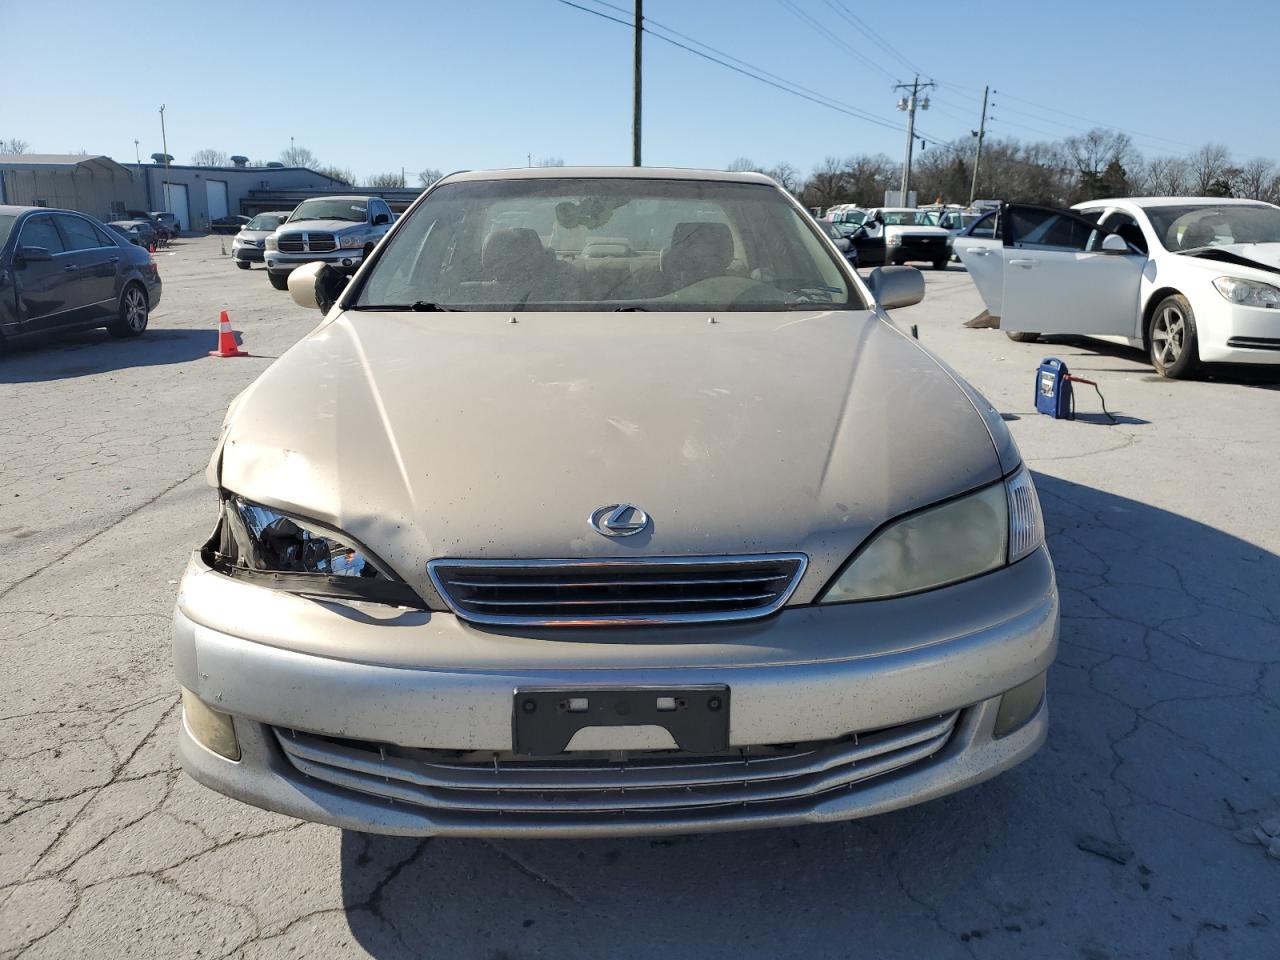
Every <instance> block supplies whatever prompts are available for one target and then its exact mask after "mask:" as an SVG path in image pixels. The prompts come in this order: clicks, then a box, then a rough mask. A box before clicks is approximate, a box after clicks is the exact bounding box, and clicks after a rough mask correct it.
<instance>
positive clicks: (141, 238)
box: [107, 220, 160, 249]
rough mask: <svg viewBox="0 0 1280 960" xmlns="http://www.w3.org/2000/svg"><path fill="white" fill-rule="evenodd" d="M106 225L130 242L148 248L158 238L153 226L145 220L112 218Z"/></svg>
mask: <svg viewBox="0 0 1280 960" xmlns="http://www.w3.org/2000/svg"><path fill="white" fill-rule="evenodd" d="M107 226H108V227H110V228H111V229H112V230H113V231H114V232H116V233H118V234H120V236H122V237H124V238H125V239H126V240H128V241H129V242H130V243H134V244H137V245H138V246H140V247H147V248H148V249H150V247H151V244H153V243H157V242H158V241H159V239H160V238H159V236H158V235H157V234H156V231H155V228H153V227H152V226H151V224H150V223H148V222H147V221H146V220H112V221H111V222H110V223H108V224H107Z"/></svg>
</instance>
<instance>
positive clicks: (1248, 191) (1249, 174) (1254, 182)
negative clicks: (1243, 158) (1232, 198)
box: [1234, 157, 1276, 200]
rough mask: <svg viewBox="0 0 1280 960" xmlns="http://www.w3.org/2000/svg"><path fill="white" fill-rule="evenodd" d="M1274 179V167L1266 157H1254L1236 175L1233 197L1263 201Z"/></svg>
mask: <svg viewBox="0 0 1280 960" xmlns="http://www.w3.org/2000/svg"><path fill="white" fill-rule="evenodd" d="M1275 179H1276V165H1275V164H1274V163H1273V162H1272V161H1270V160H1268V159H1267V158H1266V157H1254V158H1253V159H1252V160H1250V161H1249V162H1248V163H1246V164H1245V165H1244V166H1243V167H1241V168H1240V171H1239V173H1238V174H1237V175H1236V189H1235V191H1234V192H1235V195H1236V196H1237V197H1245V198H1247V199H1249V200H1265V199H1266V198H1267V195H1268V192H1269V190H1270V188H1271V186H1272V184H1273V183H1274V182H1275Z"/></svg>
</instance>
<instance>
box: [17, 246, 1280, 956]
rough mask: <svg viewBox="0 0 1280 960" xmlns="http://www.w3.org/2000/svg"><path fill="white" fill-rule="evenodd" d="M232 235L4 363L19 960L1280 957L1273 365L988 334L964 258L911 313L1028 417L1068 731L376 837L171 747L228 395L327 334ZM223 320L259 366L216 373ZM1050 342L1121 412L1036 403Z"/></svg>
mask: <svg viewBox="0 0 1280 960" xmlns="http://www.w3.org/2000/svg"><path fill="white" fill-rule="evenodd" d="M220 242H225V241H220V239H219V238H217V237H212V238H205V239H188V240H183V241H180V242H179V244H178V245H176V246H175V247H174V249H173V250H172V251H171V252H170V253H163V252H162V253H161V254H160V255H158V257H157V259H158V260H159V261H160V264H161V271H162V276H163V278H164V283H165V294H164V302H163V303H162V304H161V306H160V307H159V309H158V310H157V311H156V312H155V314H154V315H153V317H152V319H151V330H150V332H149V333H148V334H147V335H146V337H144V338H143V339H142V340H140V341H127V342H121V341H115V340H111V339H110V338H109V337H107V335H106V334H105V333H104V332H101V331H99V332H94V333H87V334H81V335H76V336H71V337H65V338H62V339H60V340H56V341H52V342H49V343H46V344H43V345H38V346H35V347H31V348H27V349H23V350H21V351H18V352H15V353H14V354H12V355H11V356H9V357H8V358H6V359H5V360H4V361H3V362H0V555H2V556H3V559H4V562H3V564H2V565H0V639H2V640H3V651H4V659H3V670H2V671H0V735H2V736H0V758H2V759H0V823H2V826H0V957H3V958H17V957H23V958H26V960H36V958H58V960H69V958H76V957H86V958H89V957H92V958H120V957H166V958H186V957H202V958H213V957H245V958H261V957H286V956H287V957H317V958H318V957H365V956H371V957H378V958H402V957H441V958H446V957H447V958H471V957H475V958H487V960H499V958H510V960H515V958H525V957H556V958H561V960H563V958H578V957H582V958H600V957H628V958H641V957H698V958H702V960H708V958H718V957H726V958H727V957H755V956H759V957H867V958H881V957H885V958H896V957H901V958H912V960H916V958H931V960H946V958H1001V957H1008V958H1015V957H1016V958H1081V960H1119V958H1144V960H1145V958H1200V957H1205V958H1207V957H1223V958H1259V960H1264V958H1276V957H1280V841H1277V842H1276V843H1275V844H1274V845H1273V846H1272V852H1271V853H1270V854H1269V853H1268V850H1267V847H1266V846H1265V845H1264V844H1263V843H1260V842H1258V840H1259V838H1261V839H1264V840H1265V839H1267V831H1268V830H1274V831H1276V832H1280V823H1276V822H1273V821H1274V818H1278V817H1280V555H1278V554H1280V508H1278V507H1277V473H1278V472H1280V388H1278V386H1280V378H1277V379H1274V380H1272V381H1270V382H1268V381H1267V379H1266V378H1263V377H1257V376H1254V377H1250V378H1247V379H1245V380H1240V379H1236V378H1232V377H1223V378H1219V379H1217V380H1214V381H1211V382H1191V383H1180V382H1170V381H1165V380H1160V379H1159V378H1157V377H1155V375H1154V374H1153V372H1152V371H1151V369H1150V367H1148V366H1147V365H1146V364H1145V363H1143V362H1142V359H1141V358H1140V357H1138V356H1136V355H1134V354H1132V353H1131V352H1129V351H1125V350H1120V349H1116V348H1103V349H1091V348H1085V347H1082V346H1080V345H1077V344H1072V343H1058V344H1053V345H1045V344H1015V343H1012V342H1010V341H1008V340H1007V339H1006V338H1005V337H1004V336H1003V335H1002V334H1000V333H999V332H998V331H990V330H968V329H965V328H964V327H963V326H962V325H961V324H962V322H963V321H964V320H966V319H968V318H969V317H971V316H973V315H974V314H976V313H978V312H979V310H980V309H981V305H980V302H979V298H978V297H977V294H976V292H975V291H974V289H973V287H972V285H971V283H970V282H969V279H968V277H967V276H966V275H965V273H964V272H963V271H962V270H959V269H958V268H952V269H951V270H949V271H947V272H946V273H945V274H932V273H929V274H928V275H927V278H928V287H929V292H928V297H927V299H926V300H925V302H924V303H923V304H922V305H920V306H918V307H913V308H911V309H909V310H903V311H901V316H900V320H901V321H902V322H904V323H916V324H918V325H919V328H920V335H921V337H922V339H923V340H924V341H925V342H926V343H927V344H929V345H930V346H931V347H933V348H934V349H936V350H937V351H938V352H939V353H940V354H941V355H942V356H943V357H944V358H945V359H947V360H948V361H949V362H950V363H951V364H952V365H954V366H955V367H957V368H958V369H959V370H960V371H961V372H962V373H963V374H964V375H965V376H967V377H968V378H969V379H970V380H972V382H973V383H974V384H975V385H976V386H977V387H978V388H979V389H981V390H982V391H984V392H985V393H986V395H987V396H988V397H989V398H990V399H991V400H992V402H993V403H994V404H995V405H996V406H997V407H998V408H999V409H1000V410H1002V411H1003V412H1005V413H1006V414H1007V415H1009V416H1010V417H1011V418H1016V419H1011V424H1010V425H1011V427H1012V429H1013V431H1014V434H1015V435H1016V437H1017V440H1018V442H1019V444H1020V445H1021V447H1022V451H1023V453H1024V455H1025V456H1026V458H1027V460H1028V461H1029V463H1030V464H1031V466H1032V467H1033V468H1034V470H1035V471H1036V473H1037V482H1038V484H1039V489H1040V496H1041V499H1042V501H1043V503H1044V508H1045V513H1046V517H1047V523H1048V526H1049V529H1050V544H1051V548H1052V551H1053V555H1054V558H1055V560H1056V562H1057V567H1058V576H1059V581H1060V584H1061V587H1062V593H1063V623H1062V651H1061V657H1060V661H1059V663H1058V664H1057V665H1056V666H1055V667H1054V668H1053V670H1052V672H1051V674H1050V681H1049V686H1050V700H1051V705H1052V730H1051V733H1050V736H1049V741H1048V744H1047V745H1046V747H1045V748H1044V749H1043V750H1041V752H1040V753H1039V754H1038V755H1037V756H1036V757H1035V758H1034V759H1032V760H1031V761H1030V762H1028V763H1026V764H1024V765H1023V766H1021V767H1019V768H1017V769H1015V770H1014V771H1012V772H1010V773H1008V774H1006V775H1004V776H1002V777H999V778H997V779H995V780H993V781H990V782H988V783H986V784H984V785H982V786H980V787H977V788H974V789H971V790H969V791H967V792H964V793H961V794H958V795H955V796H952V797H949V798H946V799H942V800H939V801H935V802H933V803H929V804H926V805H924V806H919V807H916V808H913V809H910V810H907V811H903V812H900V813H896V814H892V815H887V816H882V817H878V818H875V819H870V820H866V821H860V822H853V823H847V824H841V825H835V826H825V827H810V828H804V829H795V830H784V831H765V832H759V833H743V834H721V835H713V836H692V837H685V838H678V839H675V840H672V839H662V840H652V841H651V840H625V841H592V842H581V843H570V842H560V841H555V842H550V841H547V842H510V841H502V842H483V841H477V840H405V839H392V838H381V837H371V836H364V835H358V834H351V833H343V832H341V831H338V830H334V829H330V828H327V827H319V826H314V825H309V824H302V823H298V822H295V821H292V820H289V819H286V818H284V817H280V816H276V815H273V814H268V813H264V812H261V811H258V810H254V809H251V808H249V807H247V806H244V805H241V804H239V803H236V802H234V801H231V800H228V799H225V798H223V797H220V796H218V795H215V794H213V793H211V792H209V791H208V790H206V789H204V788H203V787H200V786H198V785H196V784H195V783H194V782H193V781H191V780H190V779H189V778H187V777H186V776H184V775H183V774H182V773H181V772H180V770H179V769H178V768H177V766H176V763H175V761H174V758H173V754H172V750H171V745H172V742H173V739H174V734H175V727H176V723H177V709H176V697H175V683H174V680H173V677H172V672H171V665H170V652H169V616H170V611H171V608H172V604H173V599H174V595H175V592H176V580H177V577H178V575H179V573H180V572H181V570H182V568H183V565H184V563H185V560H186V557H187V554H188V552H189V551H190V549H191V548H192V547H193V545H195V544H196V543H197V542H198V541H200V540H201V539H202V538H203V537H204V536H205V535H206V534H207V532H208V530H209V529H210V527H211V524H212V522H213V515H214V495H213V493H212V492H211V491H210V490H209V489H208V488H206V486H205V484H204V479H203V470H204V466H205V462H206V460H207V458H208V455H209V452H210V450H211V448H212V445H213V441H214V438H215V435H216V433H217V430H218V427H219V424H220V422H221V420H222V416H223V412H224V410H225V408H226V406H227V403H228V401H229V400H230V399H231V398H232V397H233V396H234V395H235V394H236V393H237V392H238V391H239V390H240V389H241V388H243V387H244V386H245V385H246V384H247V383H249V382H250V380H252V379H253V378H254V377H255V376H256V375H257V374H258V373H259V372H260V371H261V370H263V369H264V368H265V367H266V366H267V365H268V364H269V363H270V362H271V361H270V359H269V358H270V357H273V356H276V355H279V354H280V353H281V351H283V350H284V349H286V348H287V347H288V346H289V345H290V344H291V343H293V342H294V341H295V340H296V339H297V338H298V337H299V336H301V335H302V334H304V333H305V332H306V331H307V330H308V329H309V328H310V327H311V326H312V325H313V324H314V323H315V322H316V321H317V319H318V314H314V313H308V312H305V311H303V310H301V309H299V308H297V307H295V306H294V305H293V304H292V302H291V301H290V300H289V299H288V297H287V295H286V294H283V293H278V292H276V291H274V290H272V289H271V288H270V287H269V286H268V284H267V278H266V276H265V275H264V273H263V271H262V270H261V269H255V270H253V271H251V272H242V271H238V270H236V269H235V268H234V267H233V266H232V264H231V263H230V261H229V260H227V259H225V258H222V257H219V256H218V250H219V244H220ZM223 308H225V309H227V310H229V311H230V313H231V317H232V321H233V325H234V326H235V327H236V329H238V330H241V331H243V333H244V345H245V347H246V348H247V349H248V350H249V351H250V352H251V353H252V354H253V357H252V358H250V359H240V360H212V359H208V358H206V356H205V354H206V352H207V351H208V350H209V349H211V348H212V347H213V346H214V338H215V329H216V321H217V312H218V310H219V309H223ZM424 322H429V321H427V320H425V319H424ZM636 322H637V323H642V322H643V315H637V321H636ZM1049 354H1054V355H1057V356H1060V357H1062V358H1063V359H1065V360H1066V361H1067V363H1068V364H1070V366H1071V368H1072V370H1073V372H1077V373H1079V374H1081V375H1083V376H1086V377H1091V378H1095V379H1097V380H1099V381H1100V382H1101V383H1102V388H1103V390H1104V392H1105V394H1106V398H1107V402H1108V406H1109V407H1110V408H1111V409H1112V410H1113V411H1114V412H1116V413H1117V414H1118V415H1120V417H1121V420H1122V422H1121V423H1120V424H1119V425H1116V426H1112V425H1109V424H1107V423H1105V422H1103V420H1102V419H1101V418H1100V417H1093V416H1089V417H1084V416H1082V418H1081V419H1080V420H1078V421H1076V422H1055V421H1051V420H1049V419H1048V418H1045V417H1039V416H1035V415H1034V413H1033V412H1032V406H1031V398H1032V376H1033V370H1034V368H1035V366H1036V364H1037V363H1038V362H1039V360H1040V358H1041V357H1042V356H1046V355H1049ZM1078 396H1079V404H1078V405H1079V409H1080V411H1081V412H1082V414H1086V413H1091V412H1093V411H1097V410H1098V407H1097V405H1096V400H1095V398H1094V397H1093V395H1092V393H1091V392H1087V388H1086V389H1085V390H1082V391H1081V392H1080V394H1079V395H1078ZM1264 825H1265V827H1264Z"/></svg>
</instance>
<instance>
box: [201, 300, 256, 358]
mask: <svg viewBox="0 0 1280 960" xmlns="http://www.w3.org/2000/svg"><path fill="white" fill-rule="evenodd" d="M209 356H211V357H247V356H249V354H247V353H245V352H244V351H243V350H241V349H240V347H239V346H237V345H236V334H235V331H234V330H232V329H231V319H230V318H229V317H228V316H227V311H225V310H223V311H222V315H221V316H220V317H219V318H218V349H217V350H210V351H209Z"/></svg>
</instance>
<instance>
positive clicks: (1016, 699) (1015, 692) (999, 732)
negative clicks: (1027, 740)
mask: <svg viewBox="0 0 1280 960" xmlns="http://www.w3.org/2000/svg"><path fill="white" fill-rule="evenodd" d="M1043 699H1044V674H1043V673H1042V674H1040V675H1039V676H1038V677H1032V678H1031V679H1030V680H1028V681H1027V682H1026V683H1022V684H1019V685H1018V686H1016V687H1014V688H1013V689H1012V690H1009V691H1007V692H1006V693H1005V694H1004V696H1002V697H1001V698H1000V712H999V713H997V714H996V726H995V729H994V730H993V731H992V736H995V737H1003V736H1006V735H1008V734H1010V733H1013V731H1015V730H1017V729H1018V728H1019V727H1020V726H1022V725H1023V724H1024V723H1026V722H1027V721H1028V720H1030V719H1031V717H1032V715H1033V714H1034V713H1035V712H1036V710H1037V709H1038V708H1039V706H1040V701H1042V700H1043Z"/></svg>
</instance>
